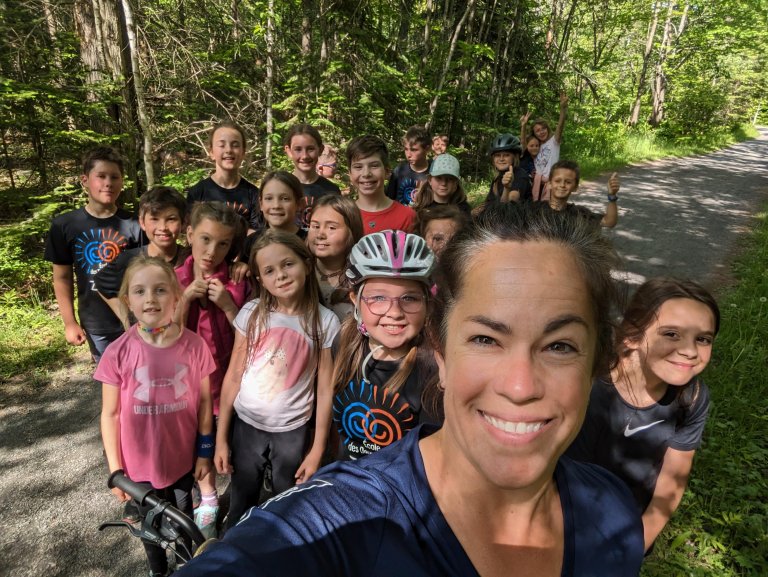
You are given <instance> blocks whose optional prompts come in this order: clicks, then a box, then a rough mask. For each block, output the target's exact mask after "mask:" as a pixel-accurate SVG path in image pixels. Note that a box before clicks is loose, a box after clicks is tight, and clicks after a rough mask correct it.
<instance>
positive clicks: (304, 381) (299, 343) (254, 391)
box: [234, 299, 339, 433]
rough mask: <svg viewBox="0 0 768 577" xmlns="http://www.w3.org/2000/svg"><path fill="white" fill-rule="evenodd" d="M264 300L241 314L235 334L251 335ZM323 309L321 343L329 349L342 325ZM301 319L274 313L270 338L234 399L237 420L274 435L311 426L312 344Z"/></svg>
mask: <svg viewBox="0 0 768 577" xmlns="http://www.w3.org/2000/svg"><path fill="white" fill-rule="evenodd" d="M258 302H259V299H255V300H252V301H250V302H248V303H246V304H245V306H243V308H242V309H240V312H239V313H238V314H237V317H236V318H235V323H234V325H235V329H236V330H238V331H239V332H240V334H242V335H247V331H248V320H249V319H250V317H251V315H252V314H253V312H254V311H255V310H256V306H257V305H258ZM319 306H320V325H321V328H322V336H321V339H320V340H321V342H322V347H323V348H324V349H327V348H330V346H331V344H332V343H333V339H334V338H335V337H336V333H338V332H339V320H338V319H337V318H336V315H335V314H333V313H332V312H331V311H329V310H328V309H327V308H325V307H324V306H322V305H319ZM301 321H302V317H300V316H292V315H286V314H283V313H279V312H272V313H270V315H269V326H268V329H267V334H266V336H265V337H264V338H262V339H261V342H260V343H259V346H258V347H257V348H256V349H255V350H249V351H248V359H247V361H246V367H245V371H244V372H243V379H242V381H241V382H240V392H239V393H238V394H237V398H236V399H235V410H236V411H237V416H238V417H240V418H241V419H242V420H243V421H245V422H246V423H248V424H249V425H251V426H253V427H256V428H257V429H261V430H263V431H267V432H270V433H281V432H284V431H292V430H293V429H296V428H298V427H300V426H302V425H303V424H304V423H306V422H307V421H309V419H310V417H311V416H312V407H313V403H314V398H315V389H314V386H313V384H314V376H315V372H316V371H315V367H314V366H309V363H310V359H311V358H312V340H311V338H310V336H309V335H308V334H307V333H306V331H305V330H304V329H303V328H302V323H301Z"/></svg>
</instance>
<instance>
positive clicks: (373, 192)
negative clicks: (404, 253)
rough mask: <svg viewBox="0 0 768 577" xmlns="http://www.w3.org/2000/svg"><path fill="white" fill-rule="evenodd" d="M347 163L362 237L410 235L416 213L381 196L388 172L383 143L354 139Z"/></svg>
mask: <svg viewBox="0 0 768 577" xmlns="http://www.w3.org/2000/svg"><path fill="white" fill-rule="evenodd" d="M347 162H348V164H349V180H350V183H351V184H352V187H354V189H355V190H356V191H357V201H356V203H357V207H358V208H359V209H360V216H361V217H362V219H363V234H370V233H372V232H378V231H382V230H390V229H392V230H404V231H406V232H413V227H414V223H415V221H416V213H415V212H414V211H413V209H411V208H409V207H407V206H403V205H402V204H400V203H399V202H397V201H394V200H392V199H391V198H388V197H387V195H386V194H385V193H384V182H385V181H386V179H387V173H388V172H389V153H388V151H387V145H386V144H384V141H383V140H381V139H380V138H378V137H376V136H371V135H367V136H358V137H357V138H354V139H353V140H352V141H351V142H350V143H349V146H347Z"/></svg>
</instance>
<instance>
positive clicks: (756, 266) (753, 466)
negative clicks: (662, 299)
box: [642, 213, 768, 577]
mask: <svg viewBox="0 0 768 577" xmlns="http://www.w3.org/2000/svg"><path fill="white" fill-rule="evenodd" d="M743 246H745V247H748V248H747V251H746V253H745V254H744V255H743V256H742V257H741V258H739V260H738V261H737V262H736V264H735V265H734V268H733V272H734V275H735V277H736V285H735V286H734V287H733V289H731V290H730V291H728V292H727V293H726V294H725V295H723V296H722V297H721V298H720V299H719V302H720V306H721V312H722V323H721V330H720V334H719V335H718V336H717V339H716V341H715V347H714V351H713V358H712V362H711V364H710V367H709V368H708V369H707V371H706V373H705V374H704V378H705V380H706V382H707V384H708V385H709V388H710V391H711V394H712V410H711V412H710V418H709V421H708V423H707V429H706V431H705V434H704V445H703V446H702V448H701V449H700V450H699V451H698V452H697V455H696V460H695V462H694V467H693V473H692V476H691V480H690V483H689V488H688V490H687V491H686V495H685V497H684V499H683V502H682V504H681V505H680V508H679V510H678V512H677V513H676V515H675V517H673V519H672V522H671V523H670V524H669V526H668V527H667V528H666V529H665V531H664V532H663V533H662V535H661V536H660V538H659V540H658V541H657V546H656V548H655V550H654V553H653V555H651V557H649V559H648V560H647V561H646V564H645V567H644V570H643V573H642V574H643V576H644V577H661V576H664V577H667V576H669V575H685V576H688V575H701V576H705V575H706V576H710V575H717V576H718V577H731V576H737V575H754V576H758V575H766V574H768V474H767V473H768V441H766V439H768V397H766V395H765V391H764V385H765V376H764V373H765V367H766V363H768V272H766V271H768V215H766V213H762V214H760V216H759V222H758V225H757V227H756V229H755V231H754V232H753V234H752V238H750V239H749V241H747V242H744V243H743Z"/></svg>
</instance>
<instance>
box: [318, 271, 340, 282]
mask: <svg viewBox="0 0 768 577" xmlns="http://www.w3.org/2000/svg"><path fill="white" fill-rule="evenodd" d="M343 270H344V269H341V270H337V271H334V272H329V273H323V272H320V269H317V272H318V273H319V274H320V280H328V279H329V278H333V277H336V276H339V275H340V274H341V273H342V271H343Z"/></svg>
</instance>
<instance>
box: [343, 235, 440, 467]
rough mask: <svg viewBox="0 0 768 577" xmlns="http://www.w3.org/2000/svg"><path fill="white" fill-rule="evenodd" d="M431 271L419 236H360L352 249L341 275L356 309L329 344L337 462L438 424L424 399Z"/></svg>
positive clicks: (429, 362)
mask: <svg viewBox="0 0 768 577" xmlns="http://www.w3.org/2000/svg"><path fill="white" fill-rule="evenodd" d="M434 266H435V256H434V254H433V253H432V251H431V250H430V249H429V248H428V247H427V245H426V242H425V241H424V239H422V238H420V237H418V236H416V235H415V234H407V233H405V232H403V231H399V230H386V231H382V232H376V233H373V234H370V235H367V236H364V237H363V238H362V239H360V241H359V242H358V243H357V244H356V245H355V246H354V247H353V248H352V252H351V253H350V256H349V266H348V267H347V271H346V276H347V279H348V280H349V281H350V282H351V284H352V287H353V288H352V291H351V294H350V296H351V298H352V302H353V303H354V306H355V310H354V315H353V317H349V318H347V320H346V321H345V322H344V323H343V324H342V328H341V331H340V333H339V336H338V338H337V341H336V343H334V347H333V353H334V374H333V383H334V388H335V395H334V399H333V421H334V424H335V425H336V430H337V431H338V435H339V449H338V458H339V459H340V460H349V459H357V458H360V457H363V456H365V455H369V454H371V453H375V452H376V451H378V450H379V449H381V448H383V447H386V446H387V445H390V444H392V443H394V442H395V441H398V440H400V439H401V438H402V437H403V436H404V435H405V433H407V432H408V431H409V430H411V429H412V428H414V427H416V426H417V425H418V424H420V423H422V422H425V421H426V422H435V421H436V420H438V416H437V414H436V413H437V410H435V409H434V408H432V406H431V405H432V404H433V403H430V402H429V401H428V400H427V399H426V398H424V397H425V395H424V391H431V390H434V387H432V386H430V385H431V384H434V383H435V382H436V380H437V366H436V364H435V360H434V355H433V353H432V350H431V348H429V347H428V346H426V345H425V326H426V322H427V316H428V314H429V312H430V309H431V302H430V298H431V293H430V290H429V289H430V286H431V284H432V281H431V273H432V271H433V269H434ZM425 401H426V402H425ZM434 404H437V403H434Z"/></svg>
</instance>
